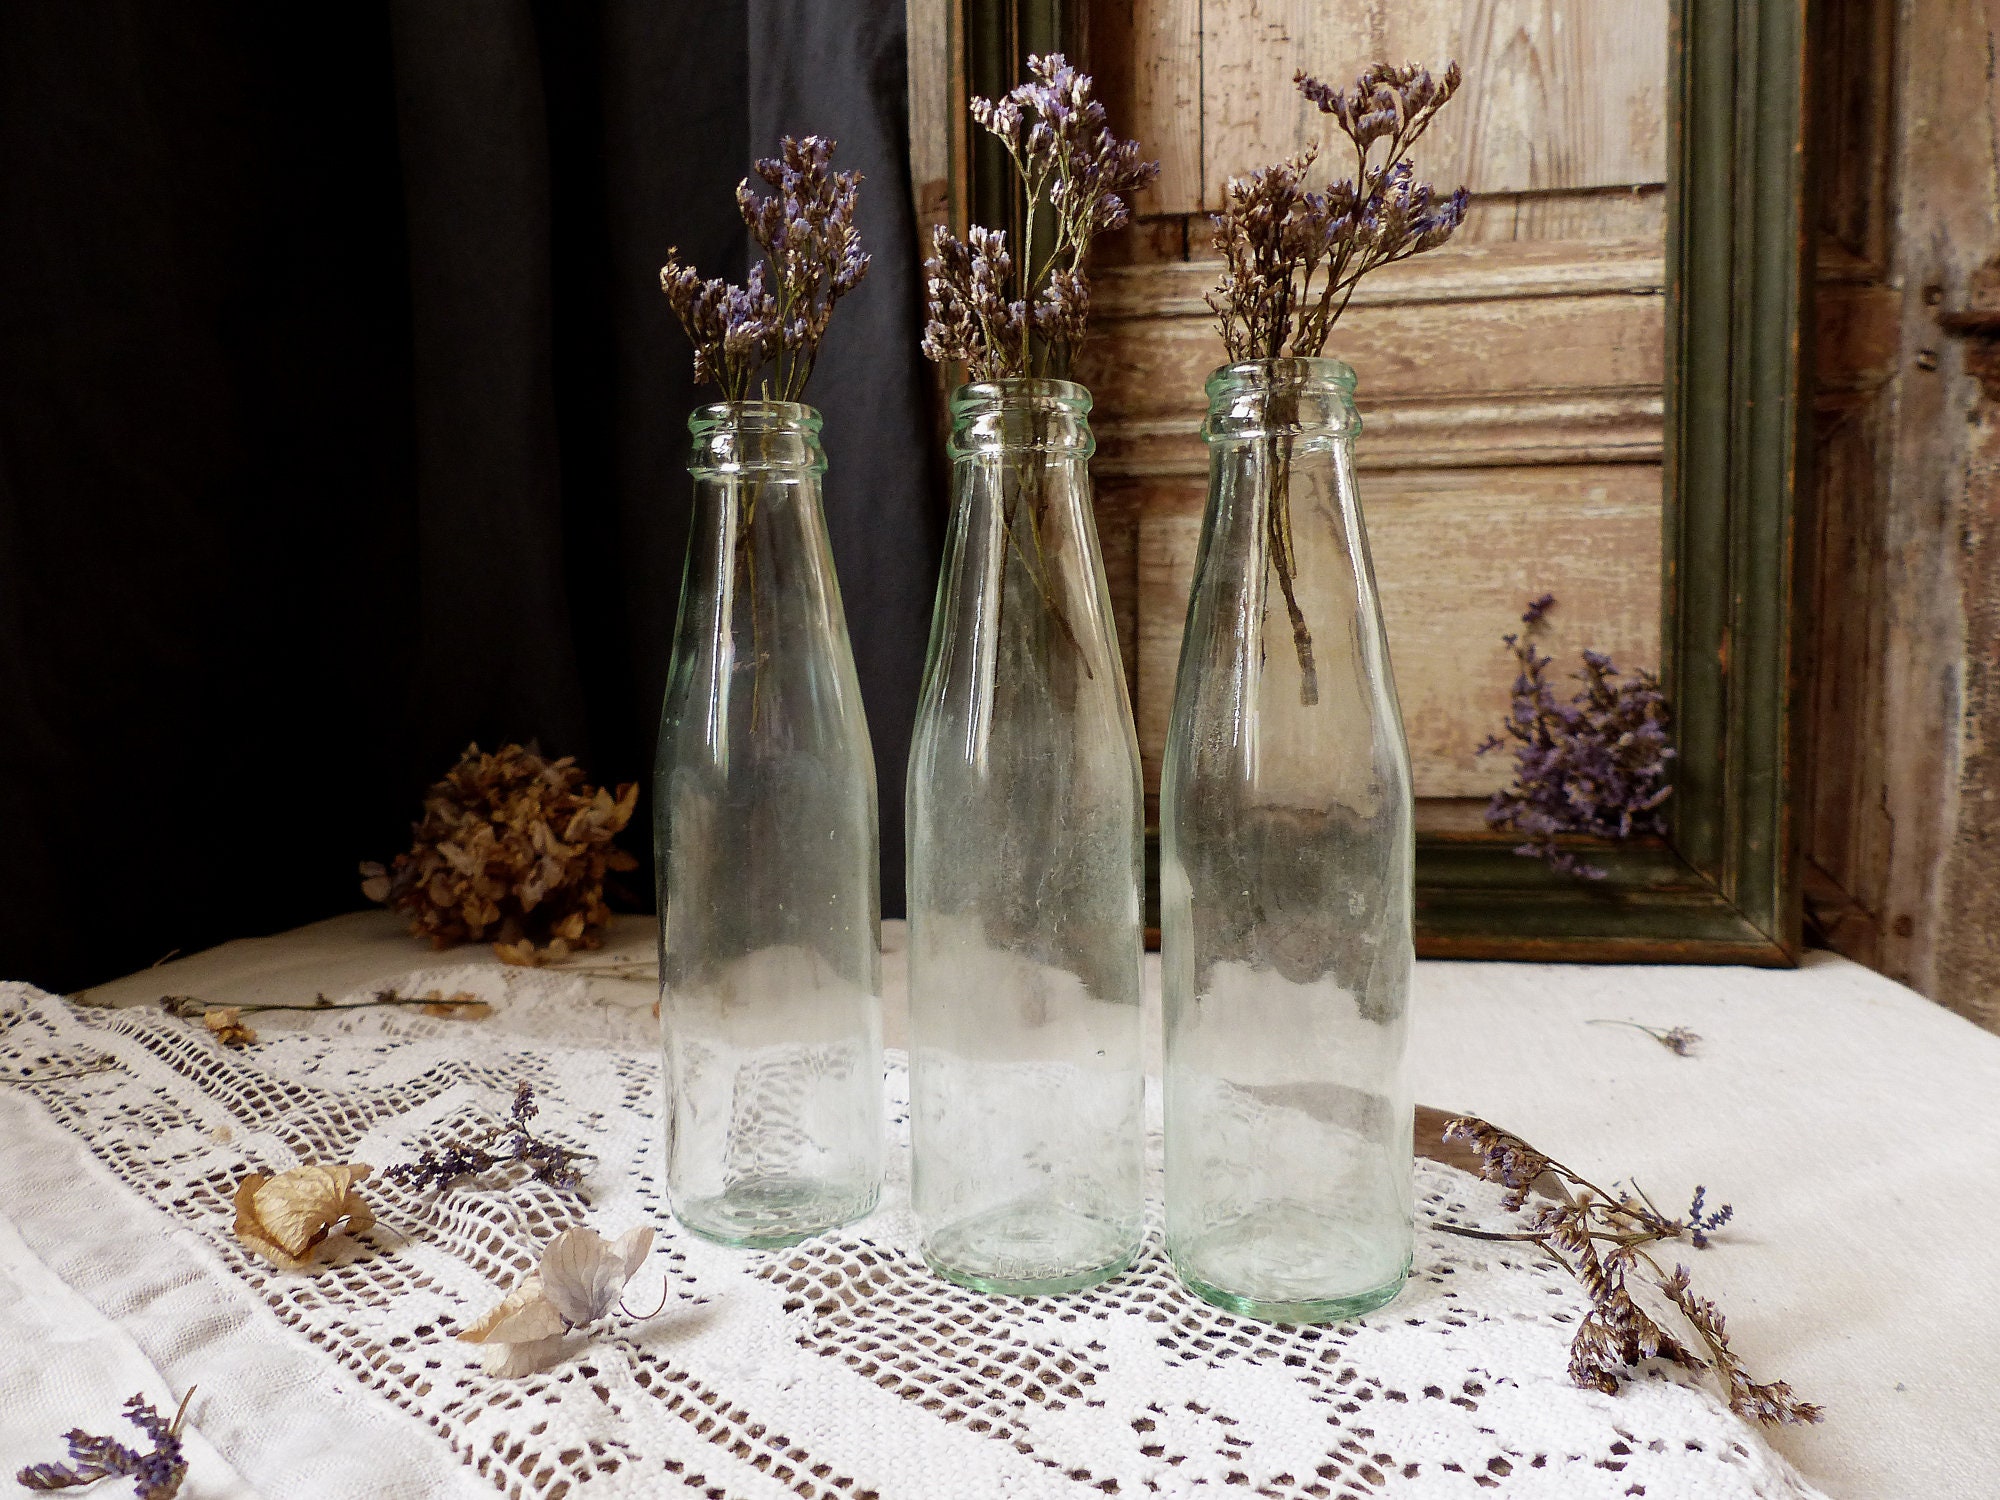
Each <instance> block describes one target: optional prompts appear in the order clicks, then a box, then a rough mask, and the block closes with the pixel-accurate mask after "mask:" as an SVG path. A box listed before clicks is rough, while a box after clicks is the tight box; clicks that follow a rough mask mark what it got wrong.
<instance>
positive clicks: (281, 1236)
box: [236, 1163, 375, 1271]
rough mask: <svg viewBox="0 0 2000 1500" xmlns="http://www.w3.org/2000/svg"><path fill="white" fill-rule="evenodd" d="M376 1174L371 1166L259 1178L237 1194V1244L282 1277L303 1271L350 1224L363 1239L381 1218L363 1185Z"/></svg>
mask: <svg viewBox="0 0 2000 1500" xmlns="http://www.w3.org/2000/svg"><path fill="white" fill-rule="evenodd" d="M374 1170H375V1169H374V1168H373V1167H371V1166H368V1165H367V1164H366V1163H354V1164H351V1165H343V1166H337V1167H294V1168H292V1170H291V1171H289V1172H280V1173H279V1174H278V1175H277V1176H276V1177H267V1176H265V1175H264V1174H263V1173H262V1172H253V1173H251V1174H250V1175H249V1176H248V1177H246V1178H244V1179H243V1181H242V1183H241V1184H239V1185H238V1187H237V1189H236V1238H237V1239H239V1240H241V1241H242V1242H243V1244H244V1245H245V1246H247V1247H248V1248H249V1249H251V1250H254V1251H256V1252H257V1254H259V1255H261V1256H263V1257H264V1259H265V1260H267V1261H269V1262H270V1263H271V1264H272V1265H274V1266H276V1267H277V1268H278V1269H279V1270H281V1271H302V1270H304V1269H305V1268H306V1267H307V1266H308V1265H310V1264H311V1263H312V1261H313V1259H314V1256H315V1254H316V1252H317V1251H318V1250H319V1248H320V1246H322V1245H324V1244H325V1243H326V1241H327V1239H328V1237H329V1236H330V1235H332V1233H333V1231H334V1229H335V1227H336V1226H338V1225H340V1224H341V1222H342V1221H343V1220H344V1221H345V1222H346V1228H347V1232H348V1233H349V1234H351V1235H353V1234H361V1233H364V1232H365V1231H367V1230H369V1229H372V1228H373V1227H374V1225H375V1215H374V1213H373V1212H372V1211H371V1210H370V1209H369V1207H368V1205H367V1203H365V1202H364V1201H363V1200H362V1197H361V1195H360V1194H359V1193H358V1192H356V1191H355V1187H356V1185H357V1184H359V1183H361V1182H363V1181H365V1180H366V1179H367V1177H368V1174H369V1173H370V1172H373V1171H374Z"/></svg>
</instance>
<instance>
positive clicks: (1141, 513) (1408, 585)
mask: <svg viewBox="0 0 2000 1500" xmlns="http://www.w3.org/2000/svg"><path fill="white" fill-rule="evenodd" d="M1137 494H1138V505H1137V512H1138V547H1137V561H1138V600H1137V608H1136V610H1135V611H1134V614H1135V617H1136V624H1137V641H1136V652H1135V654H1136V656H1137V681H1136V694H1135V705H1134V707H1135V712H1136V714H1137V717H1138V727H1139V747H1140V756H1141V759H1142V760H1143V762H1144V765H1145V771H1146V787H1147V790H1148V791H1149V792H1152V791H1155V790H1156V789H1157V788H1158V786H1159V772H1160V754H1161V751H1162V748H1163V747H1164V745H1165V743H1166V732H1167V719H1168V716H1169V714H1170V713H1171V711H1172V707H1173V683H1174V673H1175V670H1176V668H1177V666H1178V664H1179V660H1180V642H1181V631H1182V627H1183V625H1184V623H1185V620H1186V615H1187V599H1188V593H1189V590H1190V589H1191V587H1192V585H1193V582H1194V559H1195V544H1196V542H1197V540H1198V539H1199V537H1200V534H1201V517H1202V507H1203V504H1204V501H1205V499H1206V494H1207V487H1206V483H1205V481H1204V480H1202V479H1200V478H1198V477H1197V478H1188V479H1181V480H1162V481H1157V482H1155V483H1153V484H1150V485H1147V486H1144V487H1141V488H1138V490H1137ZM1362 498H1363V504H1364V506H1365V509H1366V513H1367V522H1368V540H1369V546H1370V550H1371V551H1372V553H1373V555H1374V560H1375V577H1376V582H1377V584H1378V586H1379V588H1380V591H1381V598H1382V611H1383V615H1384V618H1385V620H1386V622H1387V625H1388V631H1389V649H1390V653H1391V656H1392V658H1393V661H1394V665H1395V671H1396V686H1397V692H1398V694H1399V696H1400V698H1401V700H1402V705H1403V722H1404V727H1405V730H1406V732H1407V733H1408V735H1409V741H1410V758H1411V763H1412V770H1413V772H1414V778H1415V786H1416V792H1417V795H1418V796H1419V797H1421V798H1431V797H1441V798H1451V797H1477V796H1484V795H1486V794H1487V793H1490V792H1492V791H1494V790H1496V789H1498V788H1499V787H1500V786H1501V785H1503V784H1504V783H1505V782H1506V781H1507V780H1508V779H1509V775H1510V772H1509V762H1508V759H1507V757H1505V756H1503V755H1487V756H1483V757H1482V756H1477V755H1475V754H1474V751H1475V749H1476V747H1477V746H1478V744H1479V742H1480V741H1481V740H1482V739H1484V738H1485V737H1486V736H1487V735H1488V734H1491V733H1492V732H1494V731H1495V730H1496V729H1498V728H1499V726H1500V724H1501V722H1502V720H1503V719H1504V717H1505V715H1506V711H1507V698H1508V688H1509V685H1510V684H1511V682H1512V680H1513V675H1514V663H1513V660H1512V658H1511V657H1510V656H1509V654H1508V651H1507V647H1506V646H1505V645H1504V644H1503V643H1502V641H1501V639H1500V638H1501V637H1502V636H1503V635H1505V634H1508V633H1509V632H1512V631H1515V630H1518V629H1519V626H1520V614H1521V609H1522V606H1523V605H1524V604H1526V602H1527V601H1528V600H1529V599H1530V598H1532V597H1534V596H1535V595H1536V594H1537V593H1541V592H1544V591H1546V592H1550V593H1553V594H1555V595H1556V597H1557V599H1558V601H1559V603H1558V607H1557V608H1556V609H1555V610H1554V611H1553V612H1551V614H1550V616H1549V620H1548V628H1547V630H1546V631H1545V633H1544V634H1543V636H1542V647H1543V649H1544V650H1545V651H1546V652H1548V653H1549V654H1551V655H1553V656H1554V657H1555V659H1556V663H1557V665H1556V666H1555V667H1554V668H1552V669H1551V671H1552V673H1553V674H1554V676H1555V678H1556V680H1557V681H1558V682H1559V683H1565V684H1566V679H1567V676H1568V674H1569V673H1570V672H1573V671H1575V670H1576V669H1577V668H1578V667H1579V666H1580V665H1581V664H1580V662H1579V661H1578V660H1577V652H1578V650H1579V648H1580V647H1582V646H1586V645H1588V646H1591V647H1594V648H1596V649H1598V650H1602V651H1609V652H1610V653H1611V654H1612V655H1613V656H1614V657H1616V658H1617V659H1618V661H1619V662H1620V664H1621V665H1627V666H1630V665H1644V666H1653V665H1656V664H1657V663H1658V661H1659V649H1660V608H1659V576H1660V471H1659V468H1658V466H1657V465H1653V464H1565V465H1560V466H1549V467H1515V468H1484V469H1472V470H1451V469H1443V470H1421V469H1418V470H1388V471H1378V472H1374V473H1370V474H1369V475H1367V476H1366V477H1365V478H1364V480H1363V484H1362Z"/></svg>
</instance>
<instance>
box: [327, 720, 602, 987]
mask: <svg viewBox="0 0 2000 1500" xmlns="http://www.w3.org/2000/svg"><path fill="white" fill-rule="evenodd" d="M638 802H639V788H638V786H637V784H636V783H634V784H628V785H625V786H621V787H619V788H618V792H617V795H616V796H615V797H614V796H613V795H612V793H611V792H609V791H608V790H606V789H604V788H602V787H593V786H591V785H590V784H589V783H588V782H587V781H585V779H584V774H583V772H582V771H581V770H579V769H578V768H577V765H576V763H575V761H574V760H572V759H570V758H569V757H567V756H565V757H563V758H562V759H560V760H546V759H544V758H543V757H542V756H541V755H539V754H537V753H536V752H535V751H533V750H531V749H527V748H524V747H522V746H520V745H505V746H502V747H501V748H500V749H499V750H498V751H496V752H494V753H493V754H491V755H487V754H484V753H483V752H482V751H481V750H480V748H479V747H478V746H477V745H472V746H470V747H468V748H467V750H466V752H465V755H464V756H463V757H462V758H461V759H460V760H459V763H458V764H457V765H456V766H454V767H452V769H451V770H450V771H449V772H447V773H446V775H445V777H444V779H443V780H442V781H440V782H438V783H437V784H436V785H434V786H433V787H432V788H431V789H430V791H429V792H428V793H427V794H426V796H425V798H424V813H423V817H422V819H421V820H419V822H418V823H417V825H416V829H415V839H414V842H413V844H412V847H411V849H410V851H409V852H408V853H407V854H399V855H397V856H396V859H395V862H394V864H393V865H391V866H390V867H389V868H387V869H385V868H384V867H383V866H381V865H379V864H372V863H371V864H364V865H363V866H362V867H361V873H362V875H363V877H364V879H363V883H362V886H361V891H362V894H363V895H365V896H367V897H368V898H369V900H371V901H380V902H384V903H385V904H387V905H389V906H391V907H393V908H394V909H396V910H398V911H401V912H404V913H406V914H407V915H408V916H409V918H410V932H411V934H412V936H416V937H428V938H429V939H430V940H431V942H432V944H433V945H434V946H436V947H439V948H446V947H449V946H451V945H452V944H454V943H461V942H491V943H493V944H494V945H495V949H494V951H495V952H496V953H498V954H499V956H500V957H501V959H503V960H504V961H506V962H508V963H535V962H539V961H540V959H541V958H542V957H544V956H550V957H558V958H560V957H563V956H565V955H567V954H568V953H569V952H570V951H572V950H573V949H577V948H595V947H597V946H598V945H599V944H600V943H601V942H602V936H601V934H602V933H603V930H604V928H605V927H606V926H607V925H608V924H609V923H610V921H611V909H610V908H609V907H608V906H607V905H605V902H604V884H605V879H606V877H607V876H608V875H609V874H611V873H613V872H616V871H624V870H634V869H637V868H638V865H639V862H638V860H636V859H634V858H633V857H632V856H631V855H630V854H628V853H626V852H625V851H624V850H623V849H620V848H619V847H618V846H617V844H616V843H615V842H614V840H615V839H616V838H617V836H618V834H619V832H620V831H621V830H622V829H623V828H624V827H625V825H626V824H627V823H628V822H630V821H631V818H632V813H633V810H634V809H635V808H636V807H637V806H638Z"/></svg>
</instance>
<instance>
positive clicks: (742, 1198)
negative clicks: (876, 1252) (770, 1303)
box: [673, 1177, 881, 1250]
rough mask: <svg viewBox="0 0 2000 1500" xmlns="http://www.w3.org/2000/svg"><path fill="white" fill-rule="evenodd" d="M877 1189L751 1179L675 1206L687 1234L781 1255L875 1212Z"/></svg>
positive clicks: (789, 1179) (803, 1180) (796, 1179)
mask: <svg viewBox="0 0 2000 1500" xmlns="http://www.w3.org/2000/svg"><path fill="white" fill-rule="evenodd" d="M880 1196H881V1190H880V1189H879V1188H876V1187H870V1188H867V1189H866V1190H857V1189H856V1188H854V1187H851V1186H843V1185H840V1184H829V1183H825V1182H815V1181H813V1180H812V1179H810V1178H804V1177H753V1178H749V1179H746V1180H744V1181H741V1182H737V1183H735V1184H733V1185H732V1186H731V1187H730V1189H729V1190H728V1191H727V1192H725V1193H720V1194H718V1195H716V1196H715V1197H713V1198H695V1199H691V1200H689V1201H688V1202H685V1203H680V1202H677V1203H675V1204H674V1206H673V1207H674V1218H675V1219H676V1220H677V1221H678V1222H679V1223H680V1224H681V1226H682V1227H683V1228H685V1229H688V1230H691V1231H693V1232H694V1233H695V1234H698V1235H700V1236H701V1237H702V1238H703V1239H705V1240H710V1241H713V1242H714V1243H715V1244H718V1245H728V1246H730V1247H732V1248H734V1249H738V1250H781V1249H783V1248H784V1247H785V1246H787V1245H796V1244H798V1243H799V1241H801V1240H806V1239H811V1238H812V1237H813V1236H814V1235H816V1234H824V1233H826V1231H828V1230H829V1229H838V1228H839V1227H840V1226H841V1225H843V1224H851V1223H853V1222H854V1221H855V1220H856V1219H859V1218H861V1217H863V1216H864V1215H866V1214H867V1213H868V1212H869V1211H870V1210H872V1209H873V1208H874V1207H875V1202H876V1199H877V1198H879V1197H880Z"/></svg>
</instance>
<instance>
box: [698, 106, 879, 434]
mask: <svg viewBox="0 0 2000 1500" xmlns="http://www.w3.org/2000/svg"><path fill="white" fill-rule="evenodd" d="M833 152H834V142H832V141H830V140H828V139H827V138H826V137H824V136H817V135H809V136H806V137H805V138H804V139H803V140H794V139H793V138H792V137H791V136H786V137H785V138H784V139H783V140H782V141H781V142H780V143H779V154H778V155H777V156H772V157H764V158H762V159H760V160H759V161H758V162H757V163H756V164H755V170H756V175H757V176H758V177H759V178H760V179H762V180H763V182H764V183H765V184H766V185H767V186H768V187H769V188H770V189H771V191H770V192H769V193H759V192H758V191H757V190H756V189H755V188H753V187H751V185H750V179H749V178H748V177H746V178H744V179H743V180H742V181H741V182H740V183H738V184H737V187H736V206H737V210H738V212H740V213H741V214H742V216H743V222H744V224H745V225H746V226H748V228H749V230H750V235H751V238H752V239H754V240H755V241H756V242H757V245H758V247H759V248H760V249H761V250H762V251H763V253H764V255H765V257H766V258H765V259H764V260H762V261H759V262H758V263H757V264H755V265H753V266H751V268H750V271H749V274H748V275H747V276H746V277H745V278H744V285H742V286H736V285H733V284H732V283H730V282H728V281H725V280H723V279H722V278H720V277H717V278H715V279H713V280H708V281H704V280H703V279H702V278H701V276H700V274H699V273H698V272H697V271H696V270H695V269H694V267H692V266H689V265H684V264H682V262H681V261H680V259H679V253H680V252H679V251H678V250H674V249H670V250H668V251H667V263H666V265H664V266H662V267H661V268H660V290H661V291H662V292H664V293H666V297H667V303H668V305H669V306H670V307H672V308H673V310H674V314H675V316H677V317H678V318H679V319H680V321H681V326H682V328H684V329H685V330H686V331H687V336H688V340H689V342H690V343H692V344H693V345H694V378H695V379H696V380H697V381H699V382H701V383H703V384H712V385H716V386H719V387H720V388H721V390H722V394H723V398H724V399H725V400H728V401H745V400H748V399H749V398H750V395H751V392H752V390H753V389H758V390H761V392H762V395H763V398H764V399H765V400H777V401H796V400H798V399H799V398H800V397H801V395H803V393H804V391H805V385H806V381H807V380H808V379H810V378H811V376H812V369H813V364H814V362H815V360H816V359H817V358H818V356H819V346H820V341H821V340H822V339H823V338H824V337H825V336H826V330H827V325H828V323H829V322H830V321H831V319H832V317H833V305H834V304H835V303H836V302H838V301H839V300H840V299H841V298H842V297H844V296H846V295H847V294H848V293H849V292H851V291H853V290H854V288H855V287H856V286H857V285H859V284H860V281H861V278H862V277H864V276H865V275H867V274H868V264H869V256H868V254H867V253H866V252H865V251H863V250H862V248H861V239H860V236H859V234H858V233H857V232H856V230H855V227H854V213H855V208H856V206H857V204H858V203H859V201H860V192H861V174H860V173H859V172H836V171H834V170H833ZM767 365H768V366H772V367H773V369H772V373H770V374H765V373H764V372H765V367H766V366H767Z"/></svg>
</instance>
